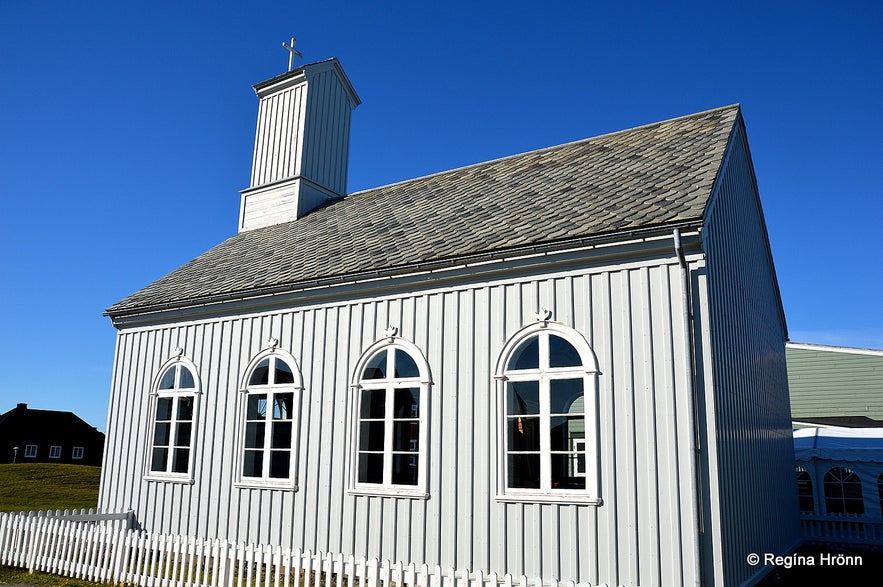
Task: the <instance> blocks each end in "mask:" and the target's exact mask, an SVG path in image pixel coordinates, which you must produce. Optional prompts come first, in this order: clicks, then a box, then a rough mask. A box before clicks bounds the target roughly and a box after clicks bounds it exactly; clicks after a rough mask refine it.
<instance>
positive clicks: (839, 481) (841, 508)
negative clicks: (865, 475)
mask: <svg viewBox="0 0 883 587" xmlns="http://www.w3.org/2000/svg"><path fill="white" fill-rule="evenodd" d="M824 489H825V509H826V510H827V511H828V513H829V514H863V513H864V511H865V504H864V499H863V497H862V485H861V480H860V479H859V478H858V475H856V474H855V473H854V472H853V471H851V470H850V469H846V468H844V467H835V468H833V469H831V470H830V471H828V472H827V473H826V474H825V479H824Z"/></svg>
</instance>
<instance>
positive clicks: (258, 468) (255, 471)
mask: <svg viewBox="0 0 883 587" xmlns="http://www.w3.org/2000/svg"><path fill="white" fill-rule="evenodd" d="M263 473H264V453H263V451H260V450H247V451H245V455H244V458H243V459H242V476H243V477H260V476H262V475H263Z"/></svg>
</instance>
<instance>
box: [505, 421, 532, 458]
mask: <svg viewBox="0 0 883 587" xmlns="http://www.w3.org/2000/svg"><path fill="white" fill-rule="evenodd" d="M506 420H507V422H506V424H507V428H508V435H509V450H510V451H525V450H540V419H539V418H537V417H532V418H528V417H524V416H517V417H515V418H507V419H506Z"/></svg>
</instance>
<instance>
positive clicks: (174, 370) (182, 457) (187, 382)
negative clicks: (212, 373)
mask: <svg viewBox="0 0 883 587" xmlns="http://www.w3.org/2000/svg"><path fill="white" fill-rule="evenodd" d="M198 393H199V386H198V380H197V378H196V367H195V366H194V365H193V364H192V363H190V362H189V361H186V360H185V359H183V358H180V357H178V358H175V359H173V360H172V361H170V362H168V363H166V364H165V365H164V366H163V367H162V369H161V370H160V375H159V377H158V379H157V382H156V384H155V387H154V395H155V397H156V399H155V403H154V417H153V420H154V424H153V431H152V438H151V448H150V456H149V459H148V463H149V465H148V477H157V478H163V479H178V480H190V479H192V471H193V441H194V437H195V435H194V433H193V432H194V430H193V424H194V419H195V415H196V398H197V394H198Z"/></svg>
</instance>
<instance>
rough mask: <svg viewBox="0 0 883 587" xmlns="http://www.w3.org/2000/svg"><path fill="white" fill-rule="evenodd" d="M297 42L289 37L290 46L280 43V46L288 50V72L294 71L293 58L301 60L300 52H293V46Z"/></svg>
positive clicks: (283, 42)
mask: <svg viewBox="0 0 883 587" xmlns="http://www.w3.org/2000/svg"><path fill="white" fill-rule="evenodd" d="M296 42H297V40H296V39H295V38H294V37H291V44H290V45H289V44H288V43H286V42H285V41H282V46H283V47H285V48H286V49H288V71H292V70H294V57H295V56H297V57H300V58H301V59H303V55H301V53H300V51H297V50H295V48H294V44H295V43H296Z"/></svg>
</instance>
